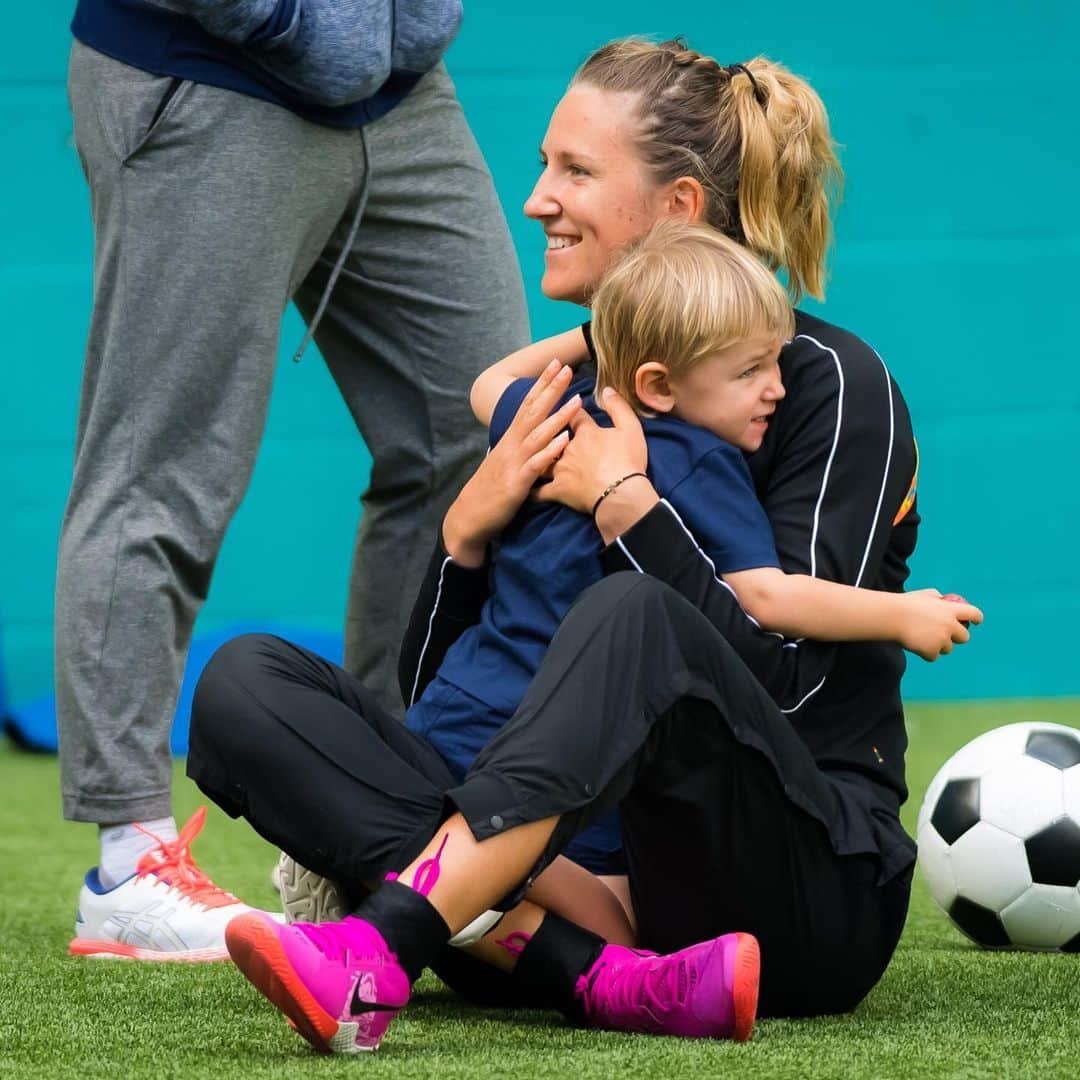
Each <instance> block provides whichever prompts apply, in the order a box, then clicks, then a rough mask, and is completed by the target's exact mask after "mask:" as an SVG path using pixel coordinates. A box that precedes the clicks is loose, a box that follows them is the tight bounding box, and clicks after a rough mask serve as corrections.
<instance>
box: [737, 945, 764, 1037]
mask: <svg viewBox="0 0 1080 1080" xmlns="http://www.w3.org/2000/svg"><path fill="white" fill-rule="evenodd" d="M736 938H737V940H736V943H735V972H734V975H733V976H732V983H731V999H732V1005H733V1008H734V1014H735V1022H734V1024H733V1025H732V1029H731V1037H732V1039H734V1040H735V1042H746V1040H747V1039H749V1038H750V1035H751V1033H752V1032H753V1030H754V1020H755V1019H756V1017H757V1005H758V988H759V986H760V985H761V950H760V948H759V946H758V941H757V938H756V937H754V935H753V934H737V935H736Z"/></svg>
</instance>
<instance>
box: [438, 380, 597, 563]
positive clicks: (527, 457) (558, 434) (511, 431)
mask: <svg viewBox="0 0 1080 1080" xmlns="http://www.w3.org/2000/svg"><path fill="white" fill-rule="evenodd" d="M572 376H573V372H572V371H571V369H570V368H569V367H567V366H566V365H564V364H561V363H559V361H557V360H553V361H552V362H551V363H550V364H548V366H547V367H546V368H545V369H544V371H543V374H541V375H540V377H539V378H538V379H537V380H536V384H535V385H534V386H533V387H532V388H531V389H530V390H529V392H528V394H526V395H525V399H524V400H523V401H522V403H521V406H520V407H519V408H518V411H517V413H516V414H515V415H514V419H513V420H512V421H511V422H510V426H509V427H508V428H507V429H506V432H505V434H504V435H503V437H502V438H501V439H500V440H499V441H498V442H497V443H496V444H495V446H494V447H492V449H491V451H490V453H488V454H487V456H486V457H485V458H484V460H483V461H482V462H481V463H480V466H479V468H478V469H477V470H476V472H474V473H473V475H472V476H471V477H470V478H469V480H468V482H467V483H466V484H465V486H464V487H463V488H462V489H461V493H460V494H459V495H458V497H457V498H456V499H455V500H454V502H453V504H452V505H451V507H450V509H449V510H447V512H446V517H445V518H443V544H444V545H445V547H446V551H447V553H448V554H449V555H450V557H451V558H452V559H453V560H454V562H456V563H458V564H459V565H461V566H482V565H483V563H484V558H485V556H486V554H487V545H488V543H489V542H490V541H491V540H492V539H494V538H495V537H496V536H498V535H499V533H500V532H501V531H502V530H503V529H504V528H505V526H506V525H507V523H508V522H509V521H510V519H511V518H513V516H514V515H515V514H516V513H517V511H518V508H519V507H520V506H521V504H522V503H523V502H524V501H525V499H526V498H528V495H529V492H530V491H531V490H532V488H533V486H534V485H535V484H536V482H537V480H539V479H540V477H541V476H544V475H545V474H547V473H548V472H550V470H551V467H552V465H553V464H554V463H555V461H556V460H557V459H558V457H559V455H560V454H561V453H562V452H563V450H564V449H565V447H566V445H567V442H568V438H569V437H568V434H567V432H566V428H567V426H568V425H570V424H571V423H573V421H574V420H575V418H576V417H577V416H578V415H579V410H580V409H581V398H580V397H577V396H574V397H572V398H571V399H570V400H569V401H567V402H565V403H564V404H563V406H562V407H561V408H560V409H559V410H558V411H557V412H555V413H553V414H552V415H550V416H549V415H548V414H549V413H551V410H552V409H553V408H554V407H555V403H556V402H557V401H558V400H559V398H561V397H562V396H563V394H565V393H566V388H567V387H568V386H569V385H570V380H571V378H572Z"/></svg>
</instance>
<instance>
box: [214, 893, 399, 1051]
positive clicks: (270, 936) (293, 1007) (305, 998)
mask: <svg viewBox="0 0 1080 1080" xmlns="http://www.w3.org/2000/svg"><path fill="white" fill-rule="evenodd" d="M225 944H226V946H227V947H228V950H229V955H230V956H231V957H232V959H233V963H235V964H236V966H237V967H238V968H239V969H240V970H241V971H242V972H243V973H244V975H245V976H246V977H247V979H248V981H249V982H250V983H251V984H252V985H253V986H254V987H255V989H256V990H258V991H259V993H260V994H262V995H263V997H265V998H266V999H267V1000H268V1001H269V1002H270V1003H271V1004H272V1005H273V1006H275V1008H277V1009H278V1010H280V1011H281V1012H282V1013H284V1014H285V1016H286V1018H287V1019H288V1021H289V1024H290V1025H291V1026H292V1027H293V1028H294V1029H295V1030H296V1031H297V1032H299V1034H301V1035H302V1036H303V1037H304V1038H305V1039H307V1041H308V1042H309V1043H310V1044H311V1045H312V1047H314V1048H315V1049H316V1050H317V1051H318V1052H319V1053H320V1054H342V1053H346V1054H348V1053H356V1052H358V1051H361V1050H376V1049H378V1046H379V1043H380V1042H381V1036H380V1037H379V1038H377V1039H374V1040H371V1041H365V1042H363V1043H358V1042H357V1041H356V1040H357V1025H356V1024H355V1023H343V1022H340V1021H338V1020H336V1019H335V1018H334V1017H333V1016H331V1015H330V1014H329V1013H328V1012H327V1011H326V1010H325V1009H324V1008H323V1007H322V1006H321V1005H320V1004H319V1003H318V1002H317V1001H316V1000H315V998H314V997H313V996H312V995H311V992H310V991H309V990H308V988H307V987H306V986H305V985H304V984H303V982H302V981H301V979H300V977H299V976H298V975H297V974H296V972H295V971H294V970H293V967H292V965H291V964H290V963H289V958H288V956H287V955H286V954H285V948H284V946H283V945H282V944H281V941H280V940H279V938H278V936H277V934H276V933H275V932H274V928H273V926H272V925H271V924H269V923H267V922H266V921H265V919H263V918H262V917H261V916H259V915H254V914H252V915H240V916H238V917H237V918H235V919H233V920H232V922H230V923H229V925H228V926H227V927H226V928H225Z"/></svg>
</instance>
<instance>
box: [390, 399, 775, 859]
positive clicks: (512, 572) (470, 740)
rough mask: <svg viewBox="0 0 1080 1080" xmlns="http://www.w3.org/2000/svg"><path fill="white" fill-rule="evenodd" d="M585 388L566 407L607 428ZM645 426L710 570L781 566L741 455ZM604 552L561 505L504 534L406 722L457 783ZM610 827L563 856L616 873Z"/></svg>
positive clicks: (663, 482)
mask: <svg viewBox="0 0 1080 1080" xmlns="http://www.w3.org/2000/svg"><path fill="white" fill-rule="evenodd" d="M533 382H534V380H531V379H519V380H517V381H516V382H514V383H512V384H511V385H510V386H509V387H508V388H507V390H506V392H505V393H504V394H503V395H502V397H501V398H500V399H499V402H498V404H497V405H496V407H495V411H494V415H493V416H492V421H491V429H490V442H491V445H492V446H494V445H495V444H496V443H497V442H498V441H499V439H500V438H501V437H502V435H503V434H504V432H505V431H506V429H507V427H508V426H509V424H510V421H511V420H512V419H513V418H514V415H515V414H516V413H517V410H518V408H519V406H520V405H521V402H522V400H523V399H524V397H525V395H526V394H527V393H528V391H529V389H530V387H531V386H532V385H533ZM592 389H593V385H592V381H591V380H582V381H579V382H577V383H575V384H574V385H573V386H571V387H570V389H569V390H568V391H567V393H566V396H565V397H564V398H563V400H564V401H565V400H566V399H567V398H569V397H570V396H572V395H573V394H575V393H581V394H582V397H583V402H584V408H585V409H586V410H587V411H588V412H589V414H590V415H591V416H592V417H593V419H595V420H596V421H597V423H599V424H602V425H604V426H610V423H611V421H610V420H609V418H608V416H607V414H606V413H605V412H604V411H603V410H602V409H601V408H600V407H599V406H598V405H597V404H596V402H595V401H594V399H593V398H592ZM642 425H643V427H644V430H645V438H646V442H647V444H648V448H649V463H648V468H647V472H648V475H649V479H650V480H651V481H652V484H653V486H654V487H655V489H656V491H657V493H658V494H659V495H660V497H661V498H662V499H664V500H665V501H666V502H667V503H668V504H669V505H670V506H671V508H672V509H673V510H674V512H675V513H676V514H677V516H678V517H679V519H680V520H681V522H682V523H683V525H684V527H685V528H686V530H687V533H688V534H689V535H690V536H692V537H693V539H694V541H695V543H696V544H697V545H698V547H699V548H700V549H701V551H702V552H703V554H704V555H705V556H706V557H707V558H708V559H709V561H710V562H711V563H712V565H713V567H714V569H715V573H716V574H717V575H721V574H725V573H731V572H735V571H738V570H749V569H753V568H755V567H762V566H773V567H775V566H779V560H778V559H777V555H776V549H775V546H774V544H773V538H772V531H771V529H770V527H769V522H768V519H767V518H766V516H765V512H764V510H763V509H762V508H761V504H760V503H759V502H758V500H757V496H756V495H755V494H754V486H753V483H752V481H751V478H750V471H749V469H748V467H747V464H746V461H745V459H744V457H743V454H742V451H740V450H739V449H738V448H737V447H735V446H733V445H731V444H730V443H727V442H724V441H723V440H722V439H720V438H718V437H717V436H716V435H713V434H712V433H711V432H709V431H706V430H705V429H704V428H700V427H696V426H694V425H693V424H688V423H686V422H684V421H682V420H678V419H673V418H669V417H655V418H644V419H643V421H642ZM602 551H603V540H602V539H601V537H600V534H599V532H598V531H597V529H596V527H595V526H594V525H593V523H592V521H591V520H590V518H589V517H588V516H587V515H585V514H580V513H578V512H577V511H575V510H571V509H570V508H569V507H566V506H562V505H561V504H558V503H540V502H527V503H526V504H525V505H524V506H523V507H522V508H521V510H520V511H519V512H518V513H517V515H516V516H515V517H514V519H513V520H512V521H511V522H510V524H509V525H508V526H507V527H506V529H505V530H504V531H503V533H502V535H501V536H500V538H499V540H498V542H497V544H496V545H495V546H494V551H493V558H492V569H491V575H492V581H491V593H490V595H489V596H488V599H487V601H486V602H485V604H484V607H483V610H482V612H481V615H480V621H479V622H478V623H477V624H476V625H474V626H471V627H469V629H467V630H466V631H465V632H464V633H463V634H462V635H461V637H459V638H458V640H457V641H456V642H454V644H453V645H452V646H451V647H450V649H449V651H448V652H447V654H446V656H445V657H444V659H443V662H442V664H441V665H440V667H439V670H438V674H437V675H436V677H435V678H434V679H433V680H432V681H431V683H429V684H428V686H427V688H426V690H425V691H424V694H423V695H422V696H421V698H420V699H419V701H417V702H416V703H415V704H414V705H413V706H412V707H411V708H410V709H409V712H408V716H407V723H408V726H409V727H410V728H411V729H412V730H413V731H416V732H418V733H419V734H421V735H423V736H424V738H426V739H427V740H428V741H429V742H431V743H432V744H433V745H434V746H435V748H436V749H437V750H438V751H439V753H440V754H441V755H442V756H443V758H445V760H446V761H447V763H448V764H449V765H450V767H451V769H453V770H454V772H455V773H456V774H458V775H459V776H462V777H463V776H464V775H465V773H466V771H467V770H468V768H469V766H470V765H471V764H472V762H473V760H474V759H475V758H476V755H477V754H478V753H479V752H480V750H481V749H482V748H483V747H484V746H485V745H486V744H487V743H488V742H489V741H490V739H491V737H492V736H493V735H494V734H495V733H496V732H497V731H498V730H499V728H501V727H502V726H503V724H505V723H506V721H507V720H508V719H509V718H510V717H511V716H512V715H513V713H514V712H515V710H516V709H517V707H518V705H519V704H520V702H521V699H522V698H523V697H524V696H525V691H526V689H527V688H528V685H529V683H530V682H531V681H532V679H533V676H534V675H535V674H536V671H537V669H538V668H539V666H540V662H541V661H542V660H543V658H544V654H545V652H546V651H547V647H548V644H549V643H550V641H551V639H552V637H553V636H554V634H555V631H556V629H557V628H558V626H559V623H561V622H562V620H563V617H564V616H565V615H566V612H567V611H568V610H569V609H570V606H571V605H572V604H573V603H574V601H575V600H576V599H577V598H578V596H580V595H581V593H582V592H583V591H584V590H585V589H586V588H587V587H588V586H589V585H592V584H594V583H595V582H597V581H599V580H600V579H601V578H602V577H603V576H604V572H603V567H602V564H601V553H602ZM613 823H614V817H612V818H611V819H609V820H608V821H607V822H606V823H604V824H603V827H601V825H597V826H594V827H593V829H591V830H586V833H583V834H582V835H581V836H580V837H579V838H578V840H577V841H575V842H574V843H573V844H571V845H570V847H568V848H567V850H566V852H565V854H567V855H569V856H570V857H571V858H574V859H575V860H576V861H578V862H581V863H582V864H583V865H585V866H587V867H588V868H589V869H591V870H594V871H596V872H608V873H614V872H618V871H619V870H620V869H621V866H620V865H618V864H617V860H616V861H612V860H613V859H614V858H615V856H614V853H615V852H616V851H617V850H618V849H619V847H620V844H619V841H618V834H617V829H615V828H614V827H613ZM594 830H595V831H594ZM578 841H580V843H579V842H578ZM586 849H587V850H586ZM609 856H610V858H609Z"/></svg>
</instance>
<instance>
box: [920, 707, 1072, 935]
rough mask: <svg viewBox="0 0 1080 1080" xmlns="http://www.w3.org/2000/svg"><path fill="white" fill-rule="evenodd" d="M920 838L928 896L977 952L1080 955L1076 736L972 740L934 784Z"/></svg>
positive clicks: (1011, 734)
mask: <svg viewBox="0 0 1080 1080" xmlns="http://www.w3.org/2000/svg"><path fill="white" fill-rule="evenodd" d="M917 838H918V842H919V866H920V867H921V869H922V872H923V876H924V877H925V878H926V882H927V884H928V885H929V887H930V894H931V896H933V898H934V900H935V901H937V903H938V906H939V907H940V908H941V909H942V910H943V911H944V912H945V913H946V914H947V915H948V916H949V918H950V919H952V921H953V922H954V923H955V924H956V925H957V926H958V927H959V928H960V930H962V931H963V932H964V933H965V934H966V935H967V936H968V937H969V938H971V940H972V941H974V942H975V943H976V944H978V945H981V946H982V947H983V948H987V949H1001V948H1006V949H1007V948H1019V949H1061V950H1062V951H1064V952H1080V731H1078V730H1075V729H1074V728H1070V727H1064V726H1062V725H1061V724H1038V723H1035V724H1009V725H1008V726H1006V727H1000V728H996V729H995V730H994V731H988V732H987V733H986V734H985V735H980V736H979V737H978V738H977V739H974V740H972V741H971V742H969V743H968V744H967V746H965V747H963V748H962V749H960V750H958V751H957V752H956V753H955V754H953V756H952V757H951V758H949V760H948V761H946V762H945V764H944V765H943V766H942V768H941V770H940V771H939V772H938V774H937V776H935V777H934V779H933V782H932V783H931V784H930V787H929V789H928V790H927V792H926V798H925V799H924V800H923V804H922V808H921V809H920V811H919V825H918V833H917Z"/></svg>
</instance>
